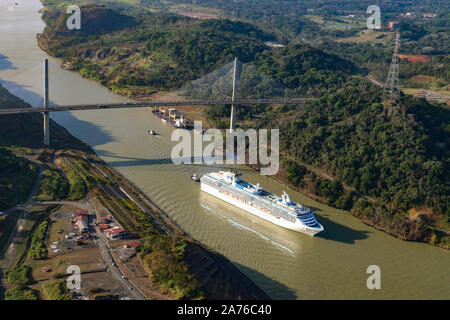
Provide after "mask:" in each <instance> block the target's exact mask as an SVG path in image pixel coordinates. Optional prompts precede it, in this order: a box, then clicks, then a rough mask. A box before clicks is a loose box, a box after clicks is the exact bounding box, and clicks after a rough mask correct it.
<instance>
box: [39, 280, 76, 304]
mask: <svg viewBox="0 0 450 320" xmlns="http://www.w3.org/2000/svg"><path fill="white" fill-rule="evenodd" d="M42 289H44V292H45V294H46V295H47V297H48V298H49V300H72V294H71V293H70V292H69V289H68V288H67V284H66V281H65V280H54V281H50V282H46V283H44V284H43V285H42Z"/></svg>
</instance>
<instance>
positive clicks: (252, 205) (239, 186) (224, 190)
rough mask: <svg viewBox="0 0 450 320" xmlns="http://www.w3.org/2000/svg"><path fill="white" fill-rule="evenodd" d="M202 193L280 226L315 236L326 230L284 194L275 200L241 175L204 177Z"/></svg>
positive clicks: (310, 212) (274, 196)
mask: <svg viewBox="0 0 450 320" xmlns="http://www.w3.org/2000/svg"><path fill="white" fill-rule="evenodd" d="M200 181H201V190H202V191H204V192H206V193H209V194H211V195H213V196H215V197H217V198H219V199H222V200H224V201H226V202H228V203H230V204H232V205H234V206H236V207H238V208H241V209H243V210H245V211H247V212H250V213H251V214H254V215H255V216H258V217H260V218H262V219H265V220H267V221H270V222H272V223H274V224H276V225H278V226H281V227H283V228H286V229H290V230H293V231H297V232H302V233H306V234H308V235H310V236H313V235H315V234H317V233H319V232H321V231H323V230H324V229H323V227H322V225H321V224H320V223H318V222H317V220H316V218H315V217H314V213H313V212H312V211H311V209H310V208H307V207H304V206H302V205H301V204H299V203H295V202H293V201H291V200H290V198H289V195H288V194H287V193H286V192H283V194H282V196H281V197H279V196H276V195H274V194H271V193H269V192H267V191H265V190H263V189H262V188H261V186H260V184H259V183H258V184H256V185H252V184H250V183H248V182H246V181H244V180H242V179H241V174H240V173H234V172H229V171H219V172H212V173H208V174H205V175H204V176H203V177H202V178H201V179H200Z"/></svg>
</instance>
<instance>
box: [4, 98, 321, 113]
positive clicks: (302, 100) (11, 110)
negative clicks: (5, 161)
mask: <svg viewBox="0 0 450 320" xmlns="http://www.w3.org/2000/svg"><path fill="white" fill-rule="evenodd" d="M314 100H316V99H314V98H300V99H272V100H269V99H255V100H237V101H234V102H232V101H212V102H211V101H153V102H145V103H144V102H131V103H112V104H90V105H68V106H54V107H49V108H45V107H35V108H5V109H0V115H5V114H21V113H39V112H44V111H47V112H56V111H82V110H107V109H124V108H144V107H164V106H167V107H169V106H170V107H172V106H173V107H183V106H195V105H218V104H234V105H242V104H301V103H307V102H311V101H314Z"/></svg>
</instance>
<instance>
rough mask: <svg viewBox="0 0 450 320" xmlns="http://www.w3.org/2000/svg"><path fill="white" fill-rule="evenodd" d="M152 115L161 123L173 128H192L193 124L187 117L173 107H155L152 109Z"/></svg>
mask: <svg viewBox="0 0 450 320" xmlns="http://www.w3.org/2000/svg"><path fill="white" fill-rule="evenodd" d="M152 112H153V116H154V117H155V118H157V119H159V120H161V122H162V123H164V124H168V125H170V126H172V127H174V128H178V129H188V130H190V129H192V128H193V127H194V126H193V124H192V122H191V121H190V120H189V119H186V117H185V116H184V115H183V113H182V112H181V111H179V110H177V109H174V108H169V109H166V108H163V107H155V108H153V110H152Z"/></svg>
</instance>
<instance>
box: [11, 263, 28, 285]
mask: <svg viewBox="0 0 450 320" xmlns="http://www.w3.org/2000/svg"><path fill="white" fill-rule="evenodd" d="M31 271H32V269H31V267H29V266H26V265H22V264H21V265H17V266H16V267H14V268H13V269H11V270H9V271H8V272H7V273H6V275H7V278H8V282H9V283H14V284H18V285H27V284H29V283H30V282H31V281H32V280H31Z"/></svg>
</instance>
